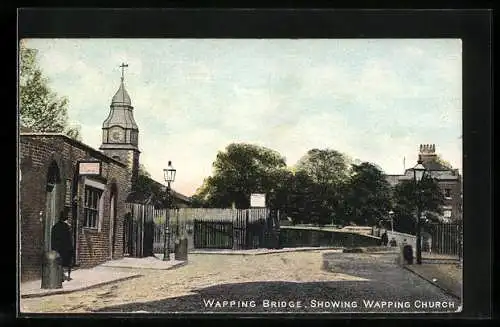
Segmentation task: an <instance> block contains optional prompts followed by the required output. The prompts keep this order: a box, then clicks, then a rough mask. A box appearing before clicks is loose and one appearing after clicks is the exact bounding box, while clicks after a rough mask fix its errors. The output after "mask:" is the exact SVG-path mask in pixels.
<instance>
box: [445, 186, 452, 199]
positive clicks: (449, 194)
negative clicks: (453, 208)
mask: <svg viewBox="0 0 500 327" xmlns="http://www.w3.org/2000/svg"><path fill="white" fill-rule="evenodd" d="M444 197H445V198H446V199H451V189H450V188H446V189H444Z"/></svg>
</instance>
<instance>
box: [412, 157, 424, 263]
mask: <svg viewBox="0 0 500 327" xmlns="http://www.w3.org/2000/svg"><path fill="white" fill-rule="evenodd" d="M412 170H413V181H414V182H415V192H416V194H415V195H416V200H417V230H416V233H415V237H416V238H417V240H416V241H417V242H416V243H417V244H416V246H417V249H416V250H417V264H418V265H420V264H422V240H421V236H420V229H421V228H420V223H421V221H420V216H421V215H422V212H421V211H422V208H421V205H422V203H421V202H422V198H421V194H422V191H421V190H420V185H421V181H422V179H423V178H424V175H425V167H424V165H423V164H422V160H420V159H419V160H418V163H417V165H416V166H415V167H413V168H412Z"/></svg>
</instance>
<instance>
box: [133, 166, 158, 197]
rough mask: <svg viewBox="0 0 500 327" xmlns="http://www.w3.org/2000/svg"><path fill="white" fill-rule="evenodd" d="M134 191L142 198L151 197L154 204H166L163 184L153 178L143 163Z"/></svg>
mask: <svg viewBox="0 0 500 327" xmlns="http://www.w3.org/2000/svg"><path fill="white" fill-rule="evenodd" d="M132 191H133V192H134V193H135V194H136V195H137V196H139V197H140V198H143V199H149V201H151V203H153V204H154V205H157V206H163V205H165V203H164V202H165V197H166V193H165V190H164V187H163V185H162V184H161V183H158V182H156V181H155V180H153V179H152V178H151V174H150V173H149V172H148V171H147V170H146V168H145V167H144V165H142V164H140V165H139V171H138V174H137V180H136V182H135V185H133V190H132Z"/></svg>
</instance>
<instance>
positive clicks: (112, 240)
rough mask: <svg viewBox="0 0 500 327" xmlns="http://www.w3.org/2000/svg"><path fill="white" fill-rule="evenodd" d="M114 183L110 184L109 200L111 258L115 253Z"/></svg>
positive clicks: (115, 191)
mask: <svg viewBox="0 0 500 327" xmlns="http://www.w3.org/2000/svg"><path fill="white" fill-rule="evenodd" d="M117 189H118V188H117V187H116V184H115V183H113V184H112V185H111V195H110V200H109V256H110V259H111V260H112V259H113V258H114V255H115V245H116V229H117V226H116V215H117V208H116V199H117V196H118V194H117V193H118V192H117Z"/></svg>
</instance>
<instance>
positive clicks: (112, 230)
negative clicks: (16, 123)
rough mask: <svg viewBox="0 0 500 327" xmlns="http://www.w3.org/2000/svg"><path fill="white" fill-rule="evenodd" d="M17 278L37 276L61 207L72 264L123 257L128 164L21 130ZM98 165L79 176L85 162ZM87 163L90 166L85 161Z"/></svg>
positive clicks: (61, 139)
mask: <svg viewBox="0 0 500 327" xmlns="http://www.w3.org/2000/svg"><path fill="white" fill-rule="evenodd" d="M19 152H20V153H19V154H20V173H21V181H20V216H21V217H20V218H21V221H20V231H21V233H20V236H21V238H20V252H21V279H22V280H28V279H38V278H40V276H41V266H42V258H43V253H44V252H45V251H48V250H50V229H51V227H52V226H53V225H54V224H55V223H56V222H57V219H58V217H59V214H60V212H61V211H63V210H66V212H67V214H68V216H69V217H70V222H71V226H72V230H73V245H74V248H75V257H74V262H75V264H77V265H79V266H81V267H88V266H94V265H97V264H100V263H103V262H104V261H106V260H110V259H113V258H120V257H122V256H123V237H122V235H123V217H124V216H125V210H126V209H125V199H126V197H127V196H128V193H129V190H130V186H131V173H130V170H129V169H128V167H127V165H126V164H124V163H122V162H120V161H117V160H115V159H113V158H110V157H108V156H106V155H104V154H102V153H101V152H99V151H97V150H95V149H93V148H91V147H89V146H88V145H86V144H83V143H81V142H79V141H76V140H74V139H71V138H69V137H67V136H66V135H63V134H56V133H53V134H50V133H20V151H19ZM80 161H88V162H90V167H91V166H92V165H100V166H101V167H98V168H100V169H99V170H100V171H99V170H98V171H97V173H96V174H92V175H86V176H85V175H80V173H83V172H84V171H83V169H82V170H79V167H85V165H86V164H85V163H82V165H80V164H79V163H80ZM87 167H89V165H87Z"/></svg>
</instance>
